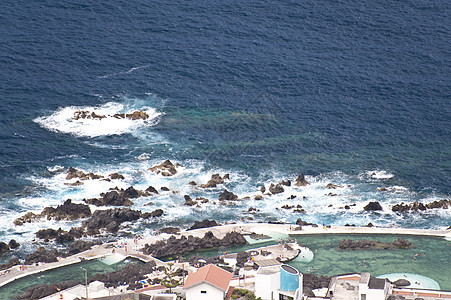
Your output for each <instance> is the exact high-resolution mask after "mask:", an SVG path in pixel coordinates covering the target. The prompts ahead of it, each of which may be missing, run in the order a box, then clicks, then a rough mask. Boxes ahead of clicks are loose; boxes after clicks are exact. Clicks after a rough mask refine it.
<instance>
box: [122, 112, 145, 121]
mask: <svg viewBox="0 0 451 300" xmlns="http://www.w3.org/2000/svg"><path fill="white" fill-rule="evenodd" d="M125 116H126V117H127V119H130V120H147V119H148V118H149V115H148V114H147V113H146V112H144V111H141V110H137V111H134V112H133V113H131V114H126V115H125Z"/></svg>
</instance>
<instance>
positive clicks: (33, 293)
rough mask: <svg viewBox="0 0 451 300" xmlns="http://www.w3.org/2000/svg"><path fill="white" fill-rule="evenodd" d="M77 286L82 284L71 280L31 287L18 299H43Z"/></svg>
mask: <svg viewBox="0 0 451 300" xmlns="http://www.w3.org/2000/svg"><path fill="white" fill-rule="evenodd" d="M77 284H80V282H78V281H75V280H69V281H64V282H60V283H57V284H40V285H36V286H31V287H29V288H27V289H26V291H25V292H23V293H22V294H20V295H19V296H17V299H19V300H22V299H23V300H25V299H27V300H31V299H42V298H45V297H47V296H49V295H52V294H54V293H57V292H58V291H61V290H65V289H68V288H71V287H73V286H76V285H77Z"/></svg>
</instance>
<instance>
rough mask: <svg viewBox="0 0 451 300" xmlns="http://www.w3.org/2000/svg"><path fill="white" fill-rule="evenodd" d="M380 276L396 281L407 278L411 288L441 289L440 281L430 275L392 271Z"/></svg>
mask: <svg viewBox="0 0 451 300" xmlns="http://www.w3.org/2000/svg"><path fill="white" fill-rule="evenodd" d="M378 278H387V279H388V280H390V281H392V282H394V281H396V280H398V279H406V280H408V281H409V282H410V285H409V286H408V287H411V288H419V289H431V290H439V289H440V286H439V284H438V282H436V281H435V280H434V279H431V278H429V277H426V276H423V275H418V274H410V273H390V274H383V275H380V276H378Z"/></svg>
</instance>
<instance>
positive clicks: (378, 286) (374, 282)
mask: <svg viewBox="0 0 451 300" xmlns="http://www.w3.org/2000/svg"><path fill="white" fill-rule="evenodd" d="M385 282H386V279H381V278H374V277H370V283H369V284H368V287H369V288H370V289H372V290H383V289H384V287H385Z"/></svg>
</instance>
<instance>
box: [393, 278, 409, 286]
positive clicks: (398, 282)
mask: <svg viewBox="0 0 451 300" xmlns="http://www.w3.org/2000/svg"><path fill="white" fill-rule="evenodd" d="M393 284H394V285H396V286H409V285H410V281H408V280H407V279H403V278H402V279H398V280H396V281H394V282H393Z"/></svg>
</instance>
